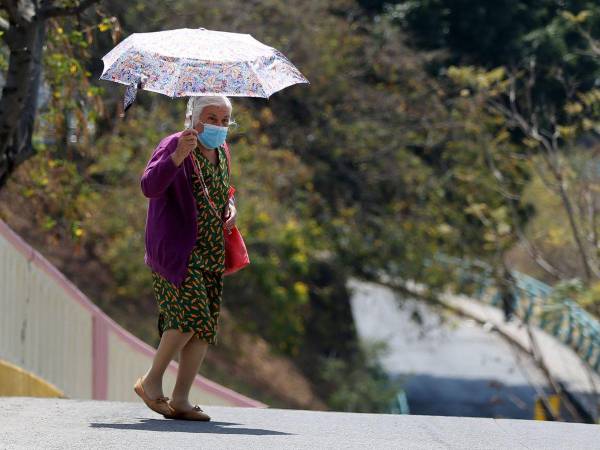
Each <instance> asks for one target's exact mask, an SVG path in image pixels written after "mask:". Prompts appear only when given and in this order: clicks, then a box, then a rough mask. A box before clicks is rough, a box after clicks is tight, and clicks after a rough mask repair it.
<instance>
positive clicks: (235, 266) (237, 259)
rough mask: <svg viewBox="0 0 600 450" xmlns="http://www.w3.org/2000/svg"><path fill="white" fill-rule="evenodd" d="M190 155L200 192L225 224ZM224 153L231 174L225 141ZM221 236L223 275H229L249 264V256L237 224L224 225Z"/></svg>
mask: <svg viewBox="0 0 600 450" xmlns="http://www.w3.org/2000/svg"><path fill="white" fill-rule="evenodd" d="M190 155H191V156H192V165H193V166H194V171H195V172H196V175H198V177H199V178H200V183H201V184H202V192H204V195H205V196H206V199H207V200H208V203H209V204H210V206H211V208H212V210H213V212H214V213H215V214H216V215H217V217H218V218H219V220H220V221H221V222H223V225H225V221H224V220H223V218H222V217H221V215H220V214H219V212H218V211H217V208H216V206H215V204H214V202H213V201H212V199H211V198H210V196H209V194H208V188H207V187H206V183H205V182H204V177H203V176H202V172H201V171H200V170H199V169H198V162H197V161H196V158H195V156H194V154H193V153H190ZM225 155H227V173H228V174H229V175H230V176H231V170H230V167H229V166H230V165H231V155H230V153H229V146H228V145H227V143H225ZM234 192H235V188H234V187H233V186H230V187H229V194H228V198H231V197H233V193H234ZM223 237H224V240H225V272H224V274H223V275H231V274H232V273H235V272H237V271H238V270H240V269H243V268H244V267H246V266H247V265H248V264H250V258H249V256H248V250H247V249H246V244H245V242H244V239H243V238H242V234H241V233H240V231H239V230H238V229H237V226H235V225H234V226H233V227H232V228H231V229H230V230H227V229H226V228H225V227H223Z"/></svg>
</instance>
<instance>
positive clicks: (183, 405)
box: [170, 337, 209, 410]
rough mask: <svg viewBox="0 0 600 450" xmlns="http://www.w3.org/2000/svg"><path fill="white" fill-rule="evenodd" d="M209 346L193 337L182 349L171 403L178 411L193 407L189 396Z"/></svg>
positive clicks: (202, 340)
mask: <svg viewBox="0 0 600 450" xmlns="http://www.w3.org/2000/svg"><path fill="white" fill-rule="evenodd" d="M208 345H209V344H208V342H207V341H205V340H204V339H198V338H197V337H193V338H191V339H190V340H189V341H187V343H186V344H185V345H184V346H183V348H182V349H181V351H180V353H179V370H178V372H177V381H176V382H175V387H174V388H173V394H172V396H171V402H170V403H171V405H172V406H173V407H175V408H176V409H179V410H186V409H191V408H192V407H193V405H192V404H190V402H189V400H188V396H189V394H190V389H191V387H192V383H193V382H194V378H195V377H196V374H197V373H198V369H200V365H201V364H202V361H203V360H204V356H206V351H207V350H208Z"/></svg>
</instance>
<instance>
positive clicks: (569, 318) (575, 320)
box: [435, 255, 600, 374]
mask: <svg viewBox="0 0 600 450" xmlns="http://www.w3.org/2000/svg"><path fill="white" fill-rule="evenodd" d="M435 260H436V261H438V262H441V263H444V264H446V265H451V266H452V267H454V268H455V269H457V270H458V273H457V275H458V280H459V283H473V284H474V285H475V286H476V292H475V295H474V297H475V298H477V299H478V300H481V301H485V302H487V303H489V304H491V305H493V306H497V307H503V306H504V305H503V298H502V293H501V292H500V290H499V289H498V286H497V285H496V281H495V278H494V276H493V271H492V268H491V266H489V265H487V264H485V263H482V262H475V263H471V262H468V261H465V260H462V259H459V258H454V257H450V256H446V255H437V256H436V257H435ZM510 275H511V276H512V278H513V282H512V289H511V294H512V295H511V305H510V306H511V309H512V311H513V312H514V314H515V315H516V316H517V317H519V318H520V319H521V320H522V321H523V322H525V323H530V324H532V325H535V326H537V327H539V328H541V329H543V330H544V331H546V332H548V333H549V334H551V335H552V336H554V337H556V338H557V339H558V340H559V341H561V342H562V343H564V344H565V345H568V346H569V347H570V348H571V349H573V350H574V351H575V352H576V353H577V355H579V357H580V358H581V359H582V360H583V361H585V362H586V363H587V364H588V365H589V366H590V367H592V368H593V369H594V371H595V372H597V373H598V374H600V322H598V320H597V319H595V318H594V317H593V316H591V315H590V314H589V313H588V312H587V311H585V310H583V309H582V308H581V307H580V306H579V305H577V303H575V302H574V301H573V300H572V299H571V298H568V297H565V296H560V295H558V293H556V292H554V291H553V288H552V287H551V286H549V285H547V284H545V283H543V282H541V281H539V280H536V279H535V278H533V277H530V276H528V275H525V274H524V273H521V272H518V271H511V272H510ZM504 301H506V299H504Z"/></svg>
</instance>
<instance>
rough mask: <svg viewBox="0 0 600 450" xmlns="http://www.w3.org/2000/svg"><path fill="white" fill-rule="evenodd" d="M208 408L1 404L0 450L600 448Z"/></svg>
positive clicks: (599, 442) (569, 427)
mask: <svg viewBox="0 0 600 450" xmlns="http://www.w3.org/2000/svg"><path fill="white" fill-rule="evenodd" d="M201 406H202V408H203V409H204V410H205V411H206V412H207V413H208V414H209V415H210V416H211V418H212V420H211V421H210V422H189V421H180V420H171V419H165V418H164V417H163V416H161V415H160V414H157V413H155V412H153V411H151V410H149V409H148V408H147V407H146V406H145V405H144V404H143V403H142V402H141V400H140V402H115V401H98V400H75V399H56V398H33V397H0V448H2V449H21V448H23V449H25V448H27V449H31V448H44V449H54V448H56V449H58V448H60V449H63V448H82V449H83V448H85V449H91V448H102V449H108V448H129V449H132V450H133V449H139V448H143V449H154V448H161V449H164V448H178V449H192V448H193V449H199V448H206V449H211V450H216V449H238V448H240V449H241V448H243V449H268V448H273V449H311V450H315V449H354V448H356V449H358V448H361V449H363V448H369V449H386V450H388V449H577V450H584V449H598V448H600V426H598V425H585V424H574V423H562V422H560V423H559V422H540V421H533V420H518V419H488V418H473V417H445V416H424V415H422V416H417V415H393V414H363V413H342V412H322V411H306V410H291V409H275V408H247V407H235V406H234V407H232V406H204V405H201Z"/></svg>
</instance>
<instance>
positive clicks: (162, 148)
mask: <svg viewBox="0 0 600 450" xmlns="http://www.w3.org/2000/svg"><path fill="white" fill-rule="evenodd" d="M231 111H232V106H231V102H230V101H229V99H228V98H227V97H225V96H210V97H208V96H201V97H191V98H190V101H189V103H188V108H187V112H186V123H185V126H186V129H185V130H183V131H180V132H177V133H174V134H172V135H170V136H167V137H165V138H164V139H163V140H162V141H161V142H160V143H159V144H158V146H157V147H156V149H155V150H154V152H153V153H152V156H151V157H150V160H149V161H148V164H147V165H146V168H145V170H144V173H143V175H142V177H141V188H142V192H143V193H144V195H145V196H146V197H148V198H149V199H150V200H149V207H148V216H147V221H146V237H145V240H146V253H145V256H144V261H145V263H146V264H147V265H148V266H149V267H150V268H151V269H152V280H153V289H154V294H155V296H156V300H157V302H158V307H159V317H158V333H159V336H160V338H161V340H160V343H159V346H158V349H157V351H156V355H155V357H154V361H153V362H152V367H150V369H149V370H148V371H147V372H146V373H145V374H144V375H143V376H142V377H140V378H139V379H138V380H137V381H136V383H135V386H134V390H135V392H136V393H137V394H138V395H139V396H140V397H141V398H142V400H144V402H145V403H146V405H148V407H150V408H151V409H152V410H153V411H156V412H158V413H160V414H163V415H164V416H165V417H167V418H175V419H188V420H210V417H209V416H208V415H207V414H206V413H205V412H203V411H202V409H201V408H200V406H199V405H192V404H190V402H189V400H188V395H189V392H190V389H191V386H192V382H193V380H194V378H195V376H196V374H197V373H198V369H199V367H200V364H201V363H202V360H203V359H204V356H205V355H206V352H207V349H208V345H209V344H211V345H216V344H217V331H218V323H219V310H220V304H221V299H222V291H223V273H224V269H225V248H224V237H223V226H225V227H226V228H227V229H231V227H233V226H234V225H235V220H236V208H235V204H234V200H233V196H232V195H230V194H232V191H233V188H231V187H230V183H229V167H228V165H229V162H228V159H229V158H228V155H227V153H226V149H225V145H224V144H225V138H226V136H227V130H228V126H229V125H230V118H231ZM194 165H196V167H195V168H194ZM195 169H197V170H198V174H197V173H196V170H195ZM204 187H206V191H207V193H208V195H206V192H203V189H204ZM219 216H221V217H219ZM177 352H179V371H178V373H177V381H176V383H175V388H174V389H173V393H172V398H171V399H170V401H169V397H165V396H164V395H163V390H162V379H163V374H164V372H165V370H166V368H167V366H168V365H169V363H170V361H171V359H173V357H174V356H175V354H176V353H177Z"/></svg>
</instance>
